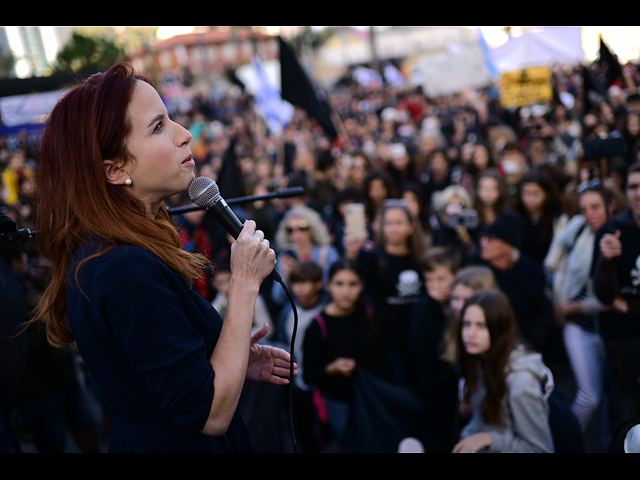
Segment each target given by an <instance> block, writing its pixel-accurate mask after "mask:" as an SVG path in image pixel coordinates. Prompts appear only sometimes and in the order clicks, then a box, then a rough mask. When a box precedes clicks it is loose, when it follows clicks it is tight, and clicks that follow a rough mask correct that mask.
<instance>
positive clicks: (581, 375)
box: [545, 183, 623, 433]
mask: <svg viewBox="0 0 640 480" xmlns="http://www.w3.org/2000/svg"><path fill="white" fill-rule="evenodd" d="M619 203H620V202H618V201H617V199H616V197H615V196H614V194H613V192H612V191H611V190H610V189H609V188H606V187H605V188H604V189H603V187H602V186H601V184H599V183H593V184H591V185H589V184H585V185H584V186H582V188H580V189H579V196H578V205H579V207H580V214H579V215H575V216H574V217H573V218H572V219H571V220H570V221H569V223H568V224H567V226H566V228H565V229H564V230H563V231H562V233H561V234H560V235H559V236H558V237H557V238H556V239H555V240H554V242H553V244H552V245H551V248H550V249H549V253H548V255H547V257H546V259H545V267H546V268H547V270H549V271H551V272H553V296H554V298H553V301H554V314H555V318H556V322H558V323H559V324H561V325H562V326H563V327H562V335H563V340H564V346H565V351H566V352H567V358H568V360H569V364H570V365H571V370H572V372H573V376H574V378H575V381H576V387H577V389H576V390H577V391H576V396H575V397H574V400H573V402H572V404H571V411H572V412H573V414H574V415H575V416H576V417H577V419H578V421H579V422H580V427H581V428H582V431H583V433H584V432H585V431H586V430H587V428H588V426H589V424H590V422H591V420H592V419H593V418H594V414H595V412H596V411H597V409H598V407H599V406H600V403H601V401H602V396H603V368H604V362H605V348H604V343H603V340H602V338H601V337H600V334H599V326H598V314H599V313H600V312H601V311H602V309H603V305H602V302H600V300H598V298H597V297H596V296H595V293H594V291H593V280H592V278H591V271H592V264H593V255H594V247H595V238H596V233H597V232H598V231H599V230H600V228H602V227H603V226H604V225H605V223H606V222H607V211H606V209H607V208H609V209H610V212H609V214H610V215H611V217H613V216H615V214H616V205H617V204H619ZM619 206H620V207H622V206H623V205H619Z"/></svg>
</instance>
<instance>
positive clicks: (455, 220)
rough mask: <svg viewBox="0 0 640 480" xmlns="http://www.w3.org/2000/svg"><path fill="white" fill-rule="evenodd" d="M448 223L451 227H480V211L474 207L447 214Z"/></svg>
mask: <svg viewBox="0 0 640 480" xmlns="http://www.w3.org/2000/svg"><path fill="white" fill-rule="evenodd" d="M447 225H448V226H449V227H451V228H455V227H458V226H460V227H465V228H467V229H469V228H477V227H478V212H477V211H476V210H474V209H472V208H470V209H466V210H461V211H460V212H458V213H454V214H452V215H448V216H447Z"/></svg>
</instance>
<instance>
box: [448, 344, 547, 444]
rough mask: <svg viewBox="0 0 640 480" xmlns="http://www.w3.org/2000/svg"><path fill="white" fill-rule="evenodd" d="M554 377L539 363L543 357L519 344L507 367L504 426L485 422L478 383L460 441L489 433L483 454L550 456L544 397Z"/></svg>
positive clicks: (483, 389) (483, 393)
mask: <svg viewBox="0 0 640 480" xmlns="http://www.w3.org/2000/svg"><path fill="white" fill-rule="evenodd" d="M553 386H554V385H553V375H552V374H551V371H550V370H549V369H548V368H547V366H546V365H545V364H544V363H543V362H542V355H540V354H539V353H531V352H528V351H527V350H525V348H524V347H523V346H522V345H518V346H517V347H516V348H515V349H514V350H513V352H511V356H510V358H509V363H508V364H507V395H506V396H505V399H504V401H503V407H502V408H503V419H504V425H490V424H487V423H485V422H484V420H483V418H482V413H481V405H482V399H483V398H484V396H485V392H486V390H485V386H484V383H483V382H478V389H477V392H476V393H475V394H474V395H473V396H472V399H471V401H472V406H473V416H472V417H471V419H470V420H469V423H467V425H466V426H465V427H464V428H463V430H462V433H461V435H460V437H461V438H464V437H468V436H470V435H473V434H475V433H480V432H490V433H491V446H490V447H489V448H488V449H485V450H483V451H485V452H494V453H545V452H546V453H553V452H554V450H555V447H554V444H553V437H552V434H551V427H550V426H549V404H548V402H547V398H548V397H549V395H550V394H551V391H552V390H553Z"/></svg>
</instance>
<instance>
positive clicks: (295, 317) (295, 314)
mask: <svg viewBox="0 0 640 480" xmlns="http://www.w3.org/2000/svg"><path fill="white" fill-rule="evenodd" d="M277 282H278V283H279V284H280V285H281V286H282V288H283V289H284V292H285V293H286V294H287V298H288V299H289V302H290V303H291V308H292V309H293V332H292V334H291V347H290V356H291V357H290V360H291V361H290V365H289V375H290V376H289V427H290V428H291V439H292V441H293V453H298V445H297V442H296V432H295V428H294V425H293V423H294V422H293V378H294V377H293V371H294V368H293V365H294V360H295V359H294V358H293V352H294V348H295V341H296V335H297V332H298V309H297V308H296V304H295V301H294V299H293V296H292V295H291V292H290V291H289V289H288V288H287V285H286V284H285V283H284V281H283V280H282V279H280V280H277Z"/></svg>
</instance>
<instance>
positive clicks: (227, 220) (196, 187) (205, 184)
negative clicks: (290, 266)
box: [189, 177, 282, 283]
mask: <svg viewBox="0 0 640 480" xmlns="http://www.w3.org/2000/svg"><path fill="white" fill-rule="evenodd" d="M189 198H191V201H192V202H193V203H195V204H196V205H198V206H200V207H202V208H205V209H206V210H209V211H210V212H211V213H213V215H214V216H215V217H216V220H218V222H220V225H222V227H223V228H224V229H225V230H226V231H227V232H228V233H229V235H231V236H232V237H233V238H235V239H237V238H238V235H240V232H241V231H242V223H240V220H238V217H236V214H235V213H233V211H232V210H231V209H230V208H229V205H228V204H227V202H225V201H224V198H222V197H221V196H220V188H219V187H218V184H217V183H216V182H214V181H213V180H212V179H210V178H209V177H198V178H196V179H194V180H193V181H192V182H191V184H190V185H189ZM271 276H272V277H273V279H274V280H275V281H277V282H278V283H281V282H282V276H281V275H280V272H278V270H277V269H275V268H274V269H273V272H271Z"/></svg>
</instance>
